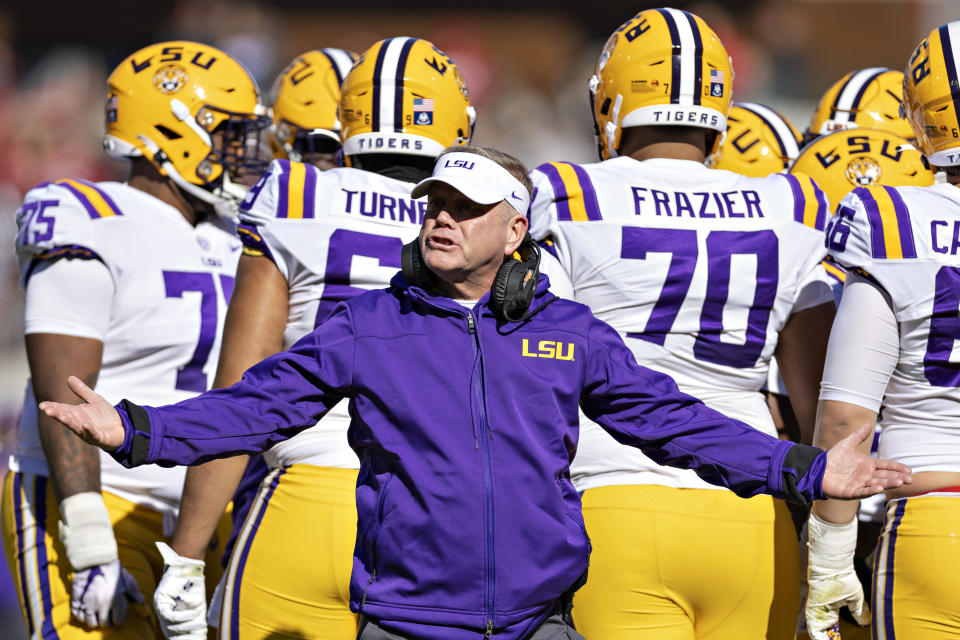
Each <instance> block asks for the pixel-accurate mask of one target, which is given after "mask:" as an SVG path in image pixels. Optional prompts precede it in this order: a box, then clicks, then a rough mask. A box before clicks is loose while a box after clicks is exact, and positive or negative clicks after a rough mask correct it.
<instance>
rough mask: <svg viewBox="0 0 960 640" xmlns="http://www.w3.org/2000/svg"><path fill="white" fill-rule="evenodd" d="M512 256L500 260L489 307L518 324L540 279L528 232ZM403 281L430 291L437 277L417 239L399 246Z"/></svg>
mask: <svg viewBox="0 0 960 640" xmlns="http://www.w3.org/2000/svg"><path fill="white" fill-rule="evenodd" d="M514 256H519V259H518V258H517V257H509V258H506V259H505V260H504V261H503V264H501V265H500V268H499V269H497V275H496V277H495V278H494V279H493V287H491V289H490V308H491V309H493V312H494V313H495V314H497V317H498V318H500V319H501V320H504V321H505V322H520V321H521V320H523V319H524V315H525V314H526V313H527V309H529V308H530V303H531V302H533V295H534V294H535V293H536V291H537V282H539V280H540V246H539V245H538V244H537V243H536V242H535V241H534V239H533V238H532V237H531V236H530V234H529V233H528V234H527V235H526V236H524V238H523V242H521V243H520V246H519V247H517V251H516V252H515V253H514ZM400 264H401V265H402V268H403V278H404V280H406V281H407V284H409V285H412V286H415V287H420V288H421V289H430V288H431V287H433V285H434V284H436V282H437V276H436V275H434V273H433V272H432V271H430V269H429V267H427V264H426V263H425V262H424V261H423V254H422V253H421V252H420V239H419V238H417V239H416V240H414V241H413V242H410V243H408V244H405V245H403V251H402V252H401V254H400Z"/></svg>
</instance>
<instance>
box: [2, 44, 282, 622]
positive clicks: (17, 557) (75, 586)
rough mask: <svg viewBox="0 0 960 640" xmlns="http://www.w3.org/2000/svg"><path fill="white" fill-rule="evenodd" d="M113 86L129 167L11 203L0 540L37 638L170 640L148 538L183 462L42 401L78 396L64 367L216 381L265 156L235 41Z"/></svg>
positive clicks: (176, 384)
mask: <svg viewBox="0 0 960 640" xmlns="http://www.w3.org/2000/svg"><path fill="white" fill-rule="evenodd" d="M107 83H108V94H107V101H106V128H107V135H106V138H105V141H104V146H105V148H106V150H107V152H108V153H110V154H111V155H113V156H116V157H120V158H126V159H129V160H130V177H129V179H128V180H127V182H125V183H117V182H102V183H97V184H93V183H90V182H86V181H83V180H73V179H63V180H56V181H52V182H47V183H44V184H41V185H39V186H37V187H35V188H34V189H32V190H31V191H30V192H29V193H28V194H27V196H26V198H25V200H24V203H23V206H22V207H21V208H20V209H19V210H18V212H17V224H18V227H19V230H18V233H17V238H16V246H17V252H18V256H19V260H20V267H21V274H22V284H23V286H24V288H25V289H26V309H25V323H24V324H25V329H24V330H25V333H26V348H27V357H28V360H29V364H30V373H31V382H30V384H29V386H28V389H27V396H26V400H25V403H24V415H23V419H22V421H21V424H20V432H19V439H18V444H17V451H16V453H15V455H14V456H13V464H12V467H11V469H12V471H11V472H10V474H9V476H8V478H7V481H6V483H5V485H4V494H3V509H2V513H3V542H4V548H5V550H6V553H7V559H8V562H9V563H10V569H11V573H12V574H13V575H14V576H15V577H16V581H17V591H18V595H19V596H20V601H21V604H22V606H23V614H24V618H25V620H26V625H27V628H28V631H29V633H30V634H31V637H37V638H39V637H44V638H53V637H59V638H80V637H83V638H87V637H90V638H130V639H143V638H159V637H161V636H160V629H159V628H158V627H157V620H156V618H155V617H154V615H153V607H152V605H150V604H149V602H150V596H151V595H152V593H153V591H154V587H155V586H156V585H157V581H158V579H159V578H160V575H161V572H162V564H163V561H162V559H161V556H160V554H158V553H157V550H156V549H155V548H154V541H155V540H162V539H164V529H165V526H164V525H165V523H172V521H173V520H174V519H175V517H176V513H177V508H178V503H179V500H180V492H181V488H182V486H183V477H184V472H185V470H184V469H178V468H173V469H165V468H159V467H156V466H150V467H144V468H142V469H135V470H130V469H124V468H123V467H121V466H120V465H119V464H117V463H116V462H115V461H113V460H112V459H111V458H110V457H109V456H103V455H102V454H101V452H99V451H97V450H96V449H93V448H91V447H89V446H87V445H86V444H84V443H83V442H82V441H79V440H77V439H76V438H69V437H64V436H63V433H62V430H58V429H57V428H56V427H53V426H52V425H51V424H50V421H49V420H48V419H47V418H45V417H43V416H40V415H38V413H37V409H36V407H37V402H38V401H42V400H44V399H49V398H63V399H64V400H65V401H67V402H73V401H72V400H70V399H69V394H70V391H69V389H68V388H67V387H65V386H64V385H63V383H62V380H61V378H62V377H63V376H62V374H61V372H62V371H63V368H64V367H67V368H70V369H77V370H80V371H83V372H84V374H83V375H84V378H85V379H86V380H87V381H88V382H89V384H91V385H94V384H95V385H96V388H97V389H98V391H99V392H100V393H102V394H104V395H106V396H107V397H112V398H115V399H116V400H117V401H119V400H121V399H122V398H123V397H129V398H134V397H136V398H143V399H145V400H146V399H152V400H153V401H163V402H176V401H179V400H182V399H185V398H189V397H191V396H193V395H196V394H197V393H199V392H202V391H204V390H206V389H208V388H209V381H210V378H211V377H212V374H213V371H214V370H215V368H216V364H217V356H218V354H219V347H220V334H221V332H220V328H221V326H222V323H223V319H224V316H225V313H226V307H227V302H228V300H229V299H230V294H231V292H232V290H233V283H234V272H235V269H236V265H237V260H238V259H239V255H240V242H239V241H238V240H237V239H236V236H235V224H236V223H235V215H236V211H237V206H238V205H239V202H240V200H241V199H242V197H243V196H244V194H245V192H246V186H244V184H243V183H244V181H245V180H251V181H252V180H255V179H256V176H258V175H259V174H260V173H262V171H263V168H264V166H265V163H266V161H265V160H264V159H261V158H260V156H259V155H258V150H259V148H260V135H261V133H262V134H263V135H264V136H265V135H266V128H267V127H268V126H269V122H270V121H269V118H268V117H267V116H266V109H265V108H264V107H263V106H262V105H261V104H260V96H259V90H258V88H257V85H256V83H255V81H254V80H253V79H252V78H251V77H250V75H249V74H248V73H247V72H246V71H245V70H244V68H243V67H242V66H241V65H240V63H238V62H237V61H236V60H234V59H233V58H231V57H230V56H229V55H227V54H225V53H224V52H222V51H220V50H218V49H215V48H213V47H210V46H207V45H204V44H198V43H195V42H182V41H181V42H162V43H159V44H154V45H151V46H149V47H146V48H144V49H141V50H139V51H137V52H136V53H134V54H133V55H131V56H130V57H128V58H127V59H126V60H124V61H123V62H121V63H120V65H119V66H118V67H117V68H116V69H115V70H114V71H113V73H112V74H111V75H110V77H109V78H108V81H107ZM121 389H122V390H123V391H122V394H121ZM201 589H202V586H201ZM144 597H146V599H147V602H146V603H144ZM128 602H131V603H136V604H134V605H133V606H132V607H131V608H130V609H129V610H127V604H128Z"/></svg>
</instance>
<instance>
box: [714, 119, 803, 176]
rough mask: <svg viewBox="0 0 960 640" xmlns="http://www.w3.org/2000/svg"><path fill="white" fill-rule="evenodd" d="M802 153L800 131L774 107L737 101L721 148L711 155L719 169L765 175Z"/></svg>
mask: <svg viewBox="0 0 960 640" xmlns="http://www.w3.org/2000/svg"><path fill="white" fill-rule="evenodd" d="M798 155H800V133H799V132H798V131H797V130H796V129H795V128H794V126H793V125H792V124H790V121H789V120H787V119H786V118H784V117H783V116H782V115H780V113H779V112H777V111H774V110H773V109H771V108H770V107H767V106H764V105H762V104H756V103H753V102H735V103H733V105H732V106H731V107H730V113H728V114H727V130H726V132H725V133H724V134H723V140H722V141H721V142H720V148H719V149H718V150H717V152H716V153H715V154H713V155H712V156H710V158H708V159H707V164H708V165H709V166H711V167H713V168H715V169H726V170H728V171H733V172H734V173H739V174H742V175H745V176H750V177H754V178H762V177H764V176H768V175H770V174H771V173H778V172H780V171H784V170H785V169H788V168H790V163H791V162H793V161H794V160H796V159H797V156H798Z"/></svg>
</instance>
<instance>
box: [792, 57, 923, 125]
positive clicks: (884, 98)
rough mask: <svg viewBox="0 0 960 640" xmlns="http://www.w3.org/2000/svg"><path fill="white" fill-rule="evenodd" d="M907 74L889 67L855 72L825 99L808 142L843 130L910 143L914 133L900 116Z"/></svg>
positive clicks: (830, 90)
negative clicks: (872, 132)
mask: <svg viewBox="0 0 960 640" xmlns="http://www.w3.org/2000/svg"><path fill="white" fill-rule="evenodd" d="M902 102H903V74H902V73H900V72H899V71H894V70H893V69H887V68H886V67H871V68H869V69H859V70H857V71H851V72H850V73H848V74H847V75H845V76H843V77H842V78H841V79H840V80H838V81H837V82H835V83H834V84H833V86H831V87H830V88H829V89H827V91H826V92H825V93H824V94H823V96H821V98H820V102H819V103H817V109H816V111H814V112H813V118H812V119H811V120H810V127H809V128H808V129H807V131H806V132H805V133H804V138H803V139H804V142H805V143H806V142H810V141H811V140H814V139H816V138H817V136H825V135H827V134H828V133H833V132H834V131H842V130H843V129H855V128H864V129H883V130H884V131H889V132H890V133H892V134H893V135H895V136H899V137H901V138H905V139H907V140H910V139H912V138H913V130H912V129H911V128H910V123H909V122H907V121H906V120H904V119H903V117H902V116H901V115H900V105H901V103H902Z"/></svg>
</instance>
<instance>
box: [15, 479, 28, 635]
mask: <svg viewBox="0 0 960 640" xmlns="http://www.w3.org/2000/svg"><path fill="white" fill-rule="evenodd" d="M13 513H14V518H15V520H16V523H17V563H18V566H19V567H20V593H21V594H23V604H24V607H23V610H24V611H25V612H26V615H27V633H29V634H30V635H31V636H33V611H32V610H31V609H30V591H29V587H28V586H27V568H26V555H27V552H26V549H25V545H24V539H23V474H22V473H14V474H13Z"/></svg>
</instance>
